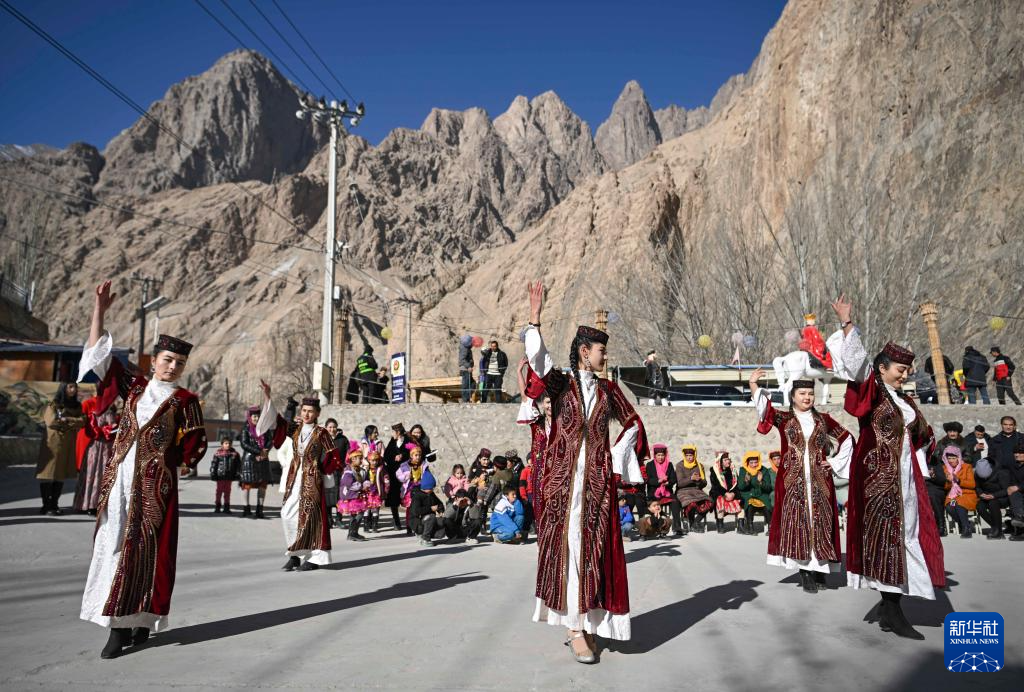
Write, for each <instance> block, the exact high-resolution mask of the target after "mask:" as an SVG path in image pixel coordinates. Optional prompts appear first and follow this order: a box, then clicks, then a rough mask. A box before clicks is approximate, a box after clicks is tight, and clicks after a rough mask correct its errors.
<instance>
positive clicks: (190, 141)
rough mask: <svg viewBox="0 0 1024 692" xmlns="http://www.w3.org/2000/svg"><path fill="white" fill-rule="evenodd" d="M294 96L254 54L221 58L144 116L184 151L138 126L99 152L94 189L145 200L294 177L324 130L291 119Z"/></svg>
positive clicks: (143, 123) (152, 130) (151, 128)
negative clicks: (99, 173) (172, 191)
mask: <svg viewBox="0 0 1024 692" xmlns="http://www.w3.org/2000/svg"><path fill="white" fill-rule="evenodd" d="M298 96H299V92H298V90H297V89H296V88H295V87H294V86H292V85H291V84H290V83H289V82H288V81H287V80H286V79H285V78H284V77H282V76H281V74H280V73H279V72H278V71H277V70H276V69H275V68H274V67H273V65H271V63H270V61H269V60H267V59H266V58H264V57H263V56H262V55H260V54H258V53H254V52H252V51H247V50H238V51H235V52H233V53H229V54H228V55H225V56H224V57H223V58H221V59H220V60H218V61H217V63H216V64H215V65H214V66H213V67H211V68H210V69H209V70H207V71H206V72H204V73H203V74H202V75H200V76H198V77H190V78H188V79H186V80H185V81H183V82H181V83H179V84H175V85H174V86H172V87H171V88H170V89H169V90H168V92H167V94H166V95H165V96H164V98H162V99H161V100H159V101H157V102H156V103H154V104H153V105H152V106H150V108H149V113H150V115H151V116H152V117H153V118H154V119H155V120H157V121H159V122H160V123H162V124H163V125H164V127H165V128H166V130H169V131H170V132H172V133H175V134H177V135H178V136H179V137H180V138H181V139H182V140H183V141H184V142H185V143H186V144H187V146H185V145H183V144H182V143H181V142H179V141H177V139H175V137H174V136H172V135H171V134H168V132H166V131H164V130H161V129H160V128H159V127H158V126H157V125H156V124H155V123H153V122H150V121H149V120H146V119H144V118H143V119H140V120H139V121H138V122H136V123H135V124H134V125H133V126H132V127H131V128H129V129H128V130H126V131H124V132H122V133H121V134H120V135H118V136H117V137H115V138H114V139H112V140H111V141H110V143H109V144H108V145H107V148H106V149H105V150H104V151H103V155H104V157H105V158H106V160H107V167H106V169H105V170H104V172H103V177H102V179H101V180H100V188H101V189H109V190H117V191H124V192H130V193H133V194H145V193H149V192H156V191H159V190H166V189H169V188H173V187H182V188H186V189H192V188H197V187H203V186H205V185H214V184H217V183H223V182H230V181H240V180H261V181H263V182H268V181H270V180H271V179H272V178H273V177H274V176H275V175H283V174H287V173H295V172H297V171H300V170H302V169H303V168H304V167H305V166H306V164H307V163H308V162H309V159H310V158H312V156H313V154H315V153H316V151H317V150H318V149H320V147H322V146H323V144H324V142H325V141H327V133H326V130H325V129H324V128H314V127H311V126H310V124H309V123H303V122H300V121H298V120H297V119H296V118H295V111H296V107H297V105H298Z"/></svg>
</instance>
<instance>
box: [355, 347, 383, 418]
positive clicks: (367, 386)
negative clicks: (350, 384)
mask: <svg viewBox="0 0 1024 692" xmlns="http://www.w3.org/2000/svg"><path fill="white" fill-rule="evenodd" d="M377 367H378V366H377V361H376V360H375V359H374V357H373V348H372V347H371V346H370V345H369V344H367V346H366V348H364V349H363V355H361V356H359V358H357V359H356V372H357V373H358V375H359V403H360V404H370V403H373V394H374V390H375V389H376V388H377Z"/></svg>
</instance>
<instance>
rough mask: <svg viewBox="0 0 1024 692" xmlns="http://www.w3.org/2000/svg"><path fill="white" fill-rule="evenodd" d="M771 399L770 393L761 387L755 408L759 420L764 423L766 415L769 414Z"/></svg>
mask: <svg viewBox="0 0 1024 692" xmlns="http://www.w3.org/2000/svg"><path fill="white" fill-rule="evenodd" d="M769 401H771V398H770V397H769V396H768V392H766V391H765V390H764V387H761V388H759V389H758V390H757V397H756V399H755V401H754V406H756V407H757V420H758V421H763V420H764V417H765V415H766V414H767V413H768V402H769Z"/></svg>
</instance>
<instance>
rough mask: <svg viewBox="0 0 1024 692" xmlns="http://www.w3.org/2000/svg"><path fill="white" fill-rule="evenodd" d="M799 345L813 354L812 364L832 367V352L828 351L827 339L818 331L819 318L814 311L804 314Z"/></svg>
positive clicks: (825, 367) (828, 368)
mask: <svg viewBox="0 0 1024 692" xmlns="http://www.w3.org/2000/svg"><path fill="white" fill-rule="evenodd" d="M797 345H798V347H799V348H800V350H801V351H806V352H807V353H808V355H810V356H811V358H812V361H811V365H813V366H815V367H819V368H824V369H826V370H831V369H832V354H830V353H829V352H828V348H827V347H826V346H825V339H824V337H822V336H821V332H820V331H818V318H817V316H816V315H815V314H814V313H811V314H808V315H804V328H803V329H801V330H800V343H799V344H797ZM815 361H817V362H815Z"/></svg>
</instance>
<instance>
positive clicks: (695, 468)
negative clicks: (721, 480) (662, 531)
mask: <svg viewBox="0 0 1024 692" xmlns="http://www.w3.org/2000/svg"><path fill="white" fill-rule="evenodd" d="M707 485H708V479H707V476H706V475H705V473H704V465H703V464H702V463H700V462H699V461H698V460H697V447H696V446H694V445H683V460H682V461H680V462H679V463H678V464H676V500H678V501H679V506H680V507H681V508H682V514H683V522H684V526H689V528H691V529H693V531H694V532H696V533H704V531H705V529H706V528H707V518H706V517H707V513H708V512H710V511H711V506H712V504H711V498H710V497H708V494H707V493H706V492H704V488H706V487H707Z"/></svg>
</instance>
